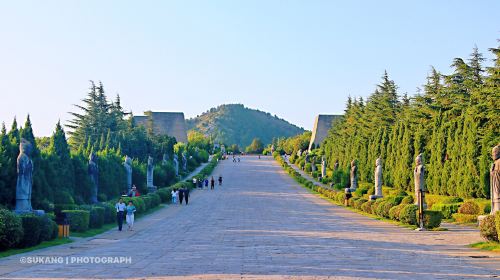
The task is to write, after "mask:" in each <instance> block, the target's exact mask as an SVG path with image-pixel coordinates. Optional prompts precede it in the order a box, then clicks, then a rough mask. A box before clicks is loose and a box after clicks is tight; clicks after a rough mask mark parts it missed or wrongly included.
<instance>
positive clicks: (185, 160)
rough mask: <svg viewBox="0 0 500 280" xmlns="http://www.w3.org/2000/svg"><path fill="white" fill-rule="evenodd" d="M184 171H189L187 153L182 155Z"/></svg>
mask: <svg viewBox="0 0 500 280" xmlns="http://www.w3.org/2000/svg"><path fill="white" fill-rule="evenodd" d="M182 170H184V171H187V159H186V153H182Z"/></svg>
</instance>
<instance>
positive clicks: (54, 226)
mask: <svg viewBox="0 0 500 280" xmlns="http://www.w3.org/2000/svg"><path fill="white" fill-rule="evenodd" d="M57 236H59V226H58V225H57V223H56V222H54V221H52V237H51V238H50V239H51V240H52V239H56V238H57Z"/></svg>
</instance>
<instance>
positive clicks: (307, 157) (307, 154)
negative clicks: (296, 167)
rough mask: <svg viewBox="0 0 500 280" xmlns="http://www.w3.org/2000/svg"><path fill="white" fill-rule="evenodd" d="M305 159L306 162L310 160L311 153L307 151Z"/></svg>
mask: <svg viewBox="0 0 500 280" xmlns="http://www.w3.org/2000/svg"><path fill="white" fill-rule="evenodd" d="M305 161H306V162H309V153H306V158H305Z"/></svg>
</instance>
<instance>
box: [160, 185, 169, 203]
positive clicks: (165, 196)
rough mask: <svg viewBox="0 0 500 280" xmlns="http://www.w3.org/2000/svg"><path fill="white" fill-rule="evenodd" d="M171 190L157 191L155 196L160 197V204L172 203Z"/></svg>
mask: <svg viewBox="0 0 500 280" xmlns="http://www.w3.org/2000/svg"><path fill="white" fill-rule="evenodd" d="M171 192H172V189H171V188H162V189H159V190H158V192H157V194H158V195H159V196H160V199H161V202H162V203H170V202H172V193H171Z"/></svg>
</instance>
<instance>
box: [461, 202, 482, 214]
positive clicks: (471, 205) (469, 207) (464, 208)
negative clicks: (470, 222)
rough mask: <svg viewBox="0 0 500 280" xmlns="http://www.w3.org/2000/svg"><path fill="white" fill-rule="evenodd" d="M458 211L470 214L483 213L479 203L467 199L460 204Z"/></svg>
mask: <svg viewBox="0 0 500 280" xmlns="http://www.w3.org/2000/svg"><path fill="white" fill-rule="evenodd" d="M458 213H460V214H468V215H479V214H480V213H481V209H480V208H479V205H478V204H477V203H475V202H474V201H466V202H464V203H462V205H460V207H459V208H458Z"/></svg>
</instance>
